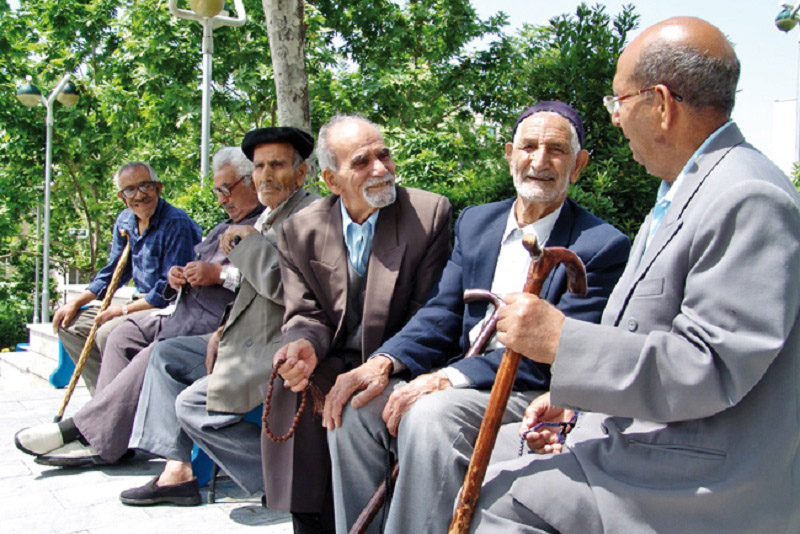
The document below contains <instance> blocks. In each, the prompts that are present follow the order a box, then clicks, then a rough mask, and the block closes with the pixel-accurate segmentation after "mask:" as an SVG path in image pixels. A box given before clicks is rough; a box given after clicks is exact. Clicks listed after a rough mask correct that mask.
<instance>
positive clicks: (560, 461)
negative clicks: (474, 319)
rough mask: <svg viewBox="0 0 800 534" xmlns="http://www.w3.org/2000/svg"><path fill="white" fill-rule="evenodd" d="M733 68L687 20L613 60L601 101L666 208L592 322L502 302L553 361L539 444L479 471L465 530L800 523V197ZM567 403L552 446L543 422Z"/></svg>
mask: <svg viewBox="0 0 800 534" xmlns="http://www.w3.org/2000/svg"><path fill="white" fill-rule="evenodd" d="M738 74H739V62H738V60H737V58H736V54H735V52H734V50H733V48H732V47H731V45H730V43H729V42H728V41H727V40H726V39H725V37H724V35H723V34H722V33H721V32H720V30H719V29H717V28H716V27H714V26H712V25H711V24H709V23H707V22H705V21H702V20H700V19H695V18H683V17H682V18H674V19H669V20H667V21H664V22H661V23H659V24H656V25H655V26H653V27H650V28H648V29H646V30H645V31H644V32H643V33H642V34H641V35H640V36H639V37H637V38H636V39H635V40H634V41H633V42H632V43H631V44H630V45H629V46H628V47H627V48H626V49H625V51H624V52H623V54H622V55H621V56H620V59H619V62H618V65H617V73H616V76H615V77H614V83H613V88H614V92H615V93H616V95H617V96H613V97H606V99H605V104H606V107H607V108H608V110H609V111H610V112H611V114H612V121H613V122H614V124H615V125H617V126H620V127H622V130H623V133H624V134H625V136H626V137H627V138H628V139H629V142H630V146H631V149H632V151H633V154H634V157H635V158H636V160H637V161H639V162H640V163H642V164H643V165H644V166H645V167H646V168H647V170H648V172H649V173H650V174H652V175H654V176H656V177H659V178H661V179H662V180H663V182H662V185H661V189H660V191H659V199H658V204H657V205H656V207H655V209H654V210H653V212H652V213H651V214H650V215H649V216H648V218H647V219H646V220H645V222H644V224H643V225H642V228H641V229H640V231H639V235H638V236H637V237H636V240H635V242H634V245H633V252H632V254H631V258H630V260H629V262H628V265H627V267H626V270H625V272H624V273H623V275H622V278H621V279H620V282H619V284H618V285H617V286H616V288H615V290H614V292H613V293H612V294H611V297H610V298H609V301H608V306H607V307H606V309H605V312H604V315H603V319H602V323H601V324H600V325H593V324H588V323H582V322H580V321H575V320H573V319H569V318H565V317H564V316H563V315H562V314H561V313H560V312H559V311H558V310H556V309H555V308H553V307H552V306H550V305H549V304H548V303H547V302H545V301H543V300H540V299H537V298H536V297H532V296H528V295H519V294H518V295H517V296H516V297H514V298H511V299H508V300H509V304H508V306H507V307H506V308H504V310H503V312H502V313H501V319H500V321H499V323H498V331H499V337H500V339H501V341H503V342H504V343H506V345H508V346H510V347H512V348H514V349H515V350H517V351H519V352H521V353H523V354H525V355H527V356H529V357H531V358H532V359H534V360H536V361H539V362H543V363H550V364H552V382H551V386H550V388H551V389H550V394H549V396H543V397H540V398H538V399H536V400H535V401H534V402H533V403H532V404H531V406H530V407H529V409H528V412H527V413H526V419H525V420H524V421H523V427H522V428H523V430H527V429H529V428H538V430H537V431H534V432H532V433H531V434H529V435H528V436H527V438H528V444H529V446H531V447H532V448H533V449H534V450H536V451H538V452H546V453H551V454H547V455H545V456H538V457H536V459H533V460H532V459H531V457H525V458H520V459H518V460H512V461H511V462H503V463H498V464H496V465H494V466H491V467H490V470H489V473H488V475H487V480H486V482H485V484H484V487H483V489H482V492H481V497H480V500H479V502H478V507H477V511H476V514H475V516H474V519H473V529H474V530H475V531H477V532H527V533H534V532H536V533H540V532H581V533H594V532H607V533H611V532H626V533H627V532H637V533H642V532H658V533H670V532H675V533H689V532H691V533H699V532H725V533H761V532H775V533H777V532H782V533H789V532H792V533H794V532H800V507H799V506H798V495H800V456H799V452H798V451H799V450H800V424H799V423H798V422H799V421H800V388H799V387H798V380H797V378H798V369H799V368H800V358H799V354H800V352H799V351H800V317H799V316H798V311H799V310H800V198H798V194H797V192H796V191H795V189H794V187H793V186H792V184H791V183H790V182H789V181H788V180H787V179H786V177H785V176H784V175H783V174H782V173H781V172H780V171H779V170H778V169H777V167H775V166H774V165H773V164H772V163H771V162H770V161H769V160H768V159H767V158H766V157H764V156H763V155H762V154H761V153H759V152H758V151H757V150H755V149H754V148H753V147H752V146H750V145H749V144H747V143H746V142H745V140H744V138H743V137H742V134H741V133H740V131H739V129H738V128H737V127H736V125H735V124H734V123H733V122H731V121H730V119H729V118H730V112H731V109H732V108H733V103H734V97H735V92H736V83H737V80H738ZM530 324H537V325H540V326H539V328H536V329H532V328H528V327H527V326H528V325H530ZM561 407H567V408H561ZM574 412H578V417H577V426H576V427H575V428H574V429H573V430H572V432H571V433H569V435H568V437H567V440H566V443H565V444H563V445H562V444H560V443H559V442H558V434H559V433H560V432H557V431H555V429H553V428H552V427H550V430H547V428H545V427H537V425H538V424H539V423H540V422H542V421H549V422H563V421H566V420H569V419H570V418H571V417H572V414H573V413H574ZM559 451H561V454H553V453H557V452H559Z"/></svg>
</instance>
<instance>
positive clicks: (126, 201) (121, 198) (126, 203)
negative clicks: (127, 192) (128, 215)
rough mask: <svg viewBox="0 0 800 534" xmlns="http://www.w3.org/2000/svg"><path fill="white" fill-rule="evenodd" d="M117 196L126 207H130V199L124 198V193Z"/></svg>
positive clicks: (118, 193)
mask: <svg viewBox="0 0 800 534" xmlns="http://www.w3.org/2000/svg"><path fill="white" fill-rule="evenodd" d="M117 196H118V197H119V199H120V200H121V201H122V203H123V204H125V207H128V199H127V198H125V197H124V196H122V191H117Z"/></svg>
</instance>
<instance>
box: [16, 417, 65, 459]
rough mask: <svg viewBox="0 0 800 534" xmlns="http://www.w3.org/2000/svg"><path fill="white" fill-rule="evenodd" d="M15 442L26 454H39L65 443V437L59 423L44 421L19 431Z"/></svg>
mask: <svg viewBox="0 0 800 534" xmlns="http://www.w3.org/2000/svg"><path fill="white" fill-rule="evenodd" d="M14 444H15V445H16V446H17V448H18V449H19V450H21V451H22V452H24V453H25V454H30V455H32V456H39V455H42V454H47V453H49V452H51V451H53V450H55V449H58V448H59V447H61V446H62V445H64V438H63V437H62V436H61V429H59V428H58V423H42V424H41V425H35V426H32V427H29V428H23V429H22V430H20V431H19V432H17V433H16V435H15V436H14Z"/></svg>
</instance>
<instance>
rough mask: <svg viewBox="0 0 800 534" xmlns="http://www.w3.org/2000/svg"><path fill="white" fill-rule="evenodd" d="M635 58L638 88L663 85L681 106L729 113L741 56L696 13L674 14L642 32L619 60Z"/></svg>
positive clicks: (632, 59)
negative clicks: (680, 15)
mask: <svg viewBox="0 0 800 534" xmlns="http://www.w3.org/2000/svg"><path fill="white" fill-rule="evenodd" d="M623 60H627V61H631V62H633V69H632V74H631V81H633V82H634V83H636V84H637V85H639V86H640V87H648V86H651V85H656V84H664V85H666V86H667V87H669V89H670V91H672V92H673V93H674V94H676V95H679V96H680V97H681V98H682V101H683V102H684V104H685V105H687V106H690V107H692V108H694V109H695V110H698V111H703V112H716V113H719V114H720V115H722V116H723V117H724V118H725V119H728V118H729V117H730V114H731V111H733V105H734V102H735V98H736V84H737V83H738V81H739V60H738V59H737V57H736V52H734V50H733V47H732V46H731V44H730V42H729V41H728V39H727V38H726V37H725V36H724V35H723V34H722V32H721V31H720V30H719V28H717V27H716V26H714V25H712V24H709V23H708V22H706V21H704V20H702V19H698V18H694V17H675V18H671V19H667V20H665V21H662V22H659V23H658V24H655V25H653V26H650V27H649V28H647V29H646V30H644V31H643V32H642V33H641V34H640V35H639V36H638V37H637V38H636V39H634V40H633V42H631V44H630V45H628V47H626V49H625V51H624V52H623V54H622V56H621V57H620V62H622V61H623Z"/></svg>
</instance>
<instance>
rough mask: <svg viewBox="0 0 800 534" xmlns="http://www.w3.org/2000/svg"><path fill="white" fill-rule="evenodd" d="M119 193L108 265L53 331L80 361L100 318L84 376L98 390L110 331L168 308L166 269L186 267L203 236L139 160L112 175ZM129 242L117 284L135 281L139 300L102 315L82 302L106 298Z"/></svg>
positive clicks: (62, 310) (61, 313)
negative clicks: (154, 310) (120, 208)
mask: <svg viewBox="0 0 800 534" xmlns="http://www.w3.org/2000/svg"><path fill="white" fill-rule="evenodd" d="M114 184H115V185H116V186H117V196H118V197H119V198H120V199H121V200H122V202H123V203H125V206H126V207H127V209H125V210H123V211H122V213H120V214H119V216H118V217H117V220H116V222H115V223H114V229H113V231H112V241H111V252H110V253H109V255H108V263H107V264H106V265H105V267H103V268H102V269H100V271H98V273H97V275H96V276H95V277H94V280H92V282H91V283H90V284H89V285H88V287H87V288H86V290H85V291H84V292H83V293H81V294H80V295H78V296H77V297H75V298H74V299H72V300H71V301H69V302H67V303H66V304H64V305H63V306H61V307H59V308H58V309H57V310H56V312H55V313H54V314H53V331H54V332H56V333H58V337H59V339H60V340H61V342H62V344H63V345H64V349H65V350H66V351H67V353H68V354H69V356H70V358H72V360H73V361H75V362H77V361H78V357H79V356H80V354H81V351H82V350H83V345H84V344H85V342H86V338H87V337H88V335H89V330H91V328H92V324H93V323H94V322H97V323H98V324H99V325H101V326H100V328H98V330H97V336H96V338H95V342H94V344H93V345H92V350H91V353H90V354H89V359H88V360H87V361H86V366H85V367H84V368H83V374H82V376H83V380H84V382H85V383H86V385H87V387H88V388H89V391H90V393H92V394H94V391H95V387H96V384H97V376H98V373H99V371H100V360H101V353H102V351H103V348H104V347H105V344H106V340H107V339H108V335H109V334H110V333H111V331H112V330H113V329H114V328H115V327H116V326H118V325H119V324H120V323H121V322H122V321H123V320H125V319H126V318H128V317H138V316H140V315H143V314H147V313H149V312H148V310H151V309H152V308H164V307H165V306H167V304H168V302H167V300H166V299H165V298H164V296H163V293H164V290H165V289H166V288H167V287H168V280H167V278H168V277H167V273H168V271H169V269H170V267H171V266H173V265H184V264H185V263H186V262H188V261H191V260H192V259H193V257H194V246H195V245H196V244H197V243H199V242H200V240H201V239H202V233H201V230H200V226H198V225H197V223H195V222H194V221H193V220H192V219H191V218H190V217H189V216H188V215H187V214H186V212H184V211H183V210H180V209H178V208H175V207H174V206H172V205H171V204H169V203H168V202H166V201H165V200H164V199H162V198H161V189H162V187H163V184H162V183H161V182H160V181H159V180H158V176H157V175H156V173H155V171H154V170H153V168H152V167H151V166H150V165H149V164H147V163H145V162H141V161H134V162H131V163H126V164H125V165H122V166H121V167H120V168H119V170H117V172H116V173H115V174H114ZM121 230H125V231H126V232H127V234H128V237H127V239H130V242H131V253H130V257H129V259H128V263H127V265H126V266H125V269H124V270H123V272H122V277H121V278H120V281H119V286H118V287H122V286H123V285H125V284H126V283H128V281H130V280H131V279H133V283H134V285H135V286H136V294H137V298H136V299H135V300H133V301H132V302H129V303H128V304H126V305H124V306H118V305H112V306H109V307H108V308H107V309H106V310H105V311H104V312H103V313H100V314H98V313H97V311H98V308H97V307H94V306H92V307H87V308H85V309H81V308H82V307H83V306H84V305H86V304H88V303H90V302H91V301H93V300H95V299H102V298H103V296H104V295H105V292H106V288H107V287H108V284H109V282H110V281H111V276H112V274H113V273H114V269H115V268H116V266H117V262H118V261H119V259H120V257H121V256H122V250H123V249H124V248H125V243H126V238H124V237H122V236H121V235H120V231H121Z"/></svg>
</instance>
